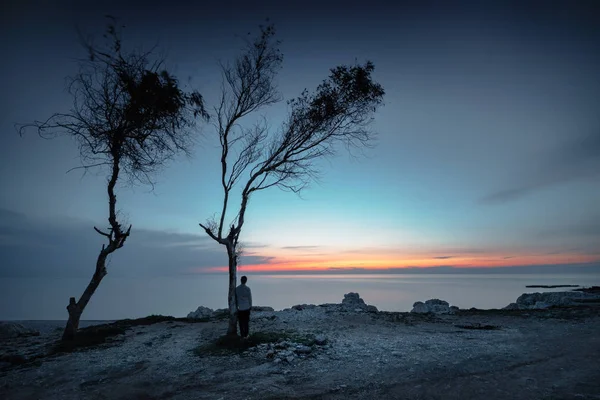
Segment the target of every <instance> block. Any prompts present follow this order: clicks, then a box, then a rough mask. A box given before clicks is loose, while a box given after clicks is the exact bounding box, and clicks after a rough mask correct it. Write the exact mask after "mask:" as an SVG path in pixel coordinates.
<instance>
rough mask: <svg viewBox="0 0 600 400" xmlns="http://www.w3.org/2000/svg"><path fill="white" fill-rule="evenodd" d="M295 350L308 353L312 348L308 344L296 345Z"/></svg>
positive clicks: (299, 352)
mask: <svg viewBox="0 0 600 400" xmlns="http://www.w3.org/2000/svg"><path fill="white" fill-rule="evenodd" d="M295 351H296V353H298V354H309V353H310V352H311V351H312V349H311V348H310V347H308V346H303V345H300V346H296V350H295Z"/></svg>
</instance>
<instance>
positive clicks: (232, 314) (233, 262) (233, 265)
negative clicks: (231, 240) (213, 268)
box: [227, 245, 237, 336]
mask: <svg viewBox="0 0 600 400" xmlns="http://www.w3.org/2000/svg"><path fill="white" fill-rule="evenodd" d="M227 257H228V258H229V295H228V297H227V300H228V304H229V326H228V327H227V334H228V335H235V336H237V314H236V312H237V307H236V304H235V287H236V283H237V259H236V256H235V249H234V248H233V246H231V245H227Z"/></svg>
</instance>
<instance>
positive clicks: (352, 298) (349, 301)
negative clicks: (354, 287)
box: [342, 292, 367, 308]
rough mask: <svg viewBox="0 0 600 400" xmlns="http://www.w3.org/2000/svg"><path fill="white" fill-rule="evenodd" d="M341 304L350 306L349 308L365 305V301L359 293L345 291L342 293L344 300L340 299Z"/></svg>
mask: <svg viewBox="0 0 600 400" xmlns="http://www.w3.org/2000/svg"><path fill="white" fill-rule="evenodd" d="M342 304H343V305H346V306H350V307H351V308H356V307H357V306H364V307H365V308H366V307H367V305H366V304H365V301H364V300H363V299H361V298H360V296H359V294H358V293H354V292H350V293H346V294H345V295H344V300H342Z"/></svg>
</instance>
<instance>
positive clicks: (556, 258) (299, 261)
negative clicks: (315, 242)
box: [198, 253, 600, 272]
mask: <svg viewBox="0 0 600 400" xmlns="http://www.w3.org/2000/svg"><path fill="white" fill-rule="evenodd" d="M596 261H600V259H599V258H598V256H597V255H590V254H577V253H564V254H539V253H529V254H527V253H523V254H519V255H515V256H506V255H501V254H491V253H482V254H475V255H457V256H453V255H448V256H424V255H423V254H412V255H398V254H389V253H388V254H384V253H380V254H354V253H340V254H337V255H335V254H326V255H313V256H311V255H308V254H303V255H302V256H291V255H290V256H282V257H275V258H274V259H272V261H270V262H268V263H262V264H249V265H244V264H242V265H240V267H239V269H240V270H241V271H247V272H290V271H299V272H300V271H303V272H305V271H313V272H327V271H331V270H335V269H348V270H351V269H366V270H369V269H373V270H385V269H390V270H391V269H398V268H430V267H440V266H448V267H457V268H475V267H483V268H498V267H510V266H515V265H519V266H534V265H550V264H583V263H590V262H596ZM227 270H228V268H227V266H215V267H212V268H209V269H202V270H201V271H198V272H218V271H227Z"/></svg>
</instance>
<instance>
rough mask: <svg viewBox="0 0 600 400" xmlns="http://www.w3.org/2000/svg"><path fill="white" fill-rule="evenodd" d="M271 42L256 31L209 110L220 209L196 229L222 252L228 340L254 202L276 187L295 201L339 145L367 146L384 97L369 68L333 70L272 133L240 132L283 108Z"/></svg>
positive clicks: (268, 32) (259, 128) (262, 128)
mask: <svg viewBox="0 0 600 400" xmlns="http://www.w3.org/2000/svg"><path fill="white" fill-rule="evenodd" d="M274 35H275V29H274V27H273V26H272V25H270V26H267V27H261V34H260V35H259V36H258V37H257V38H256V39H255V41H254V42H249V43H247V47H246V49H245V51H244V52H243V53H242V54H241V55H240V56H239V57H238V58H237V59H236V60H235V62H234V63H233V64H226V65H222V70H223V85H222V92H221V98H220V102H219V104H218V105H217V107H215V109H214V114H215V115H214V124H215V128H216V131H217V133H218V136H219V142H220V144H221V184H222V187H223V195H224V197H223V208H222V210H221V213H220V214H219V216H218V218H216V219H211V220H209V221H207V222H206V223H205V224H200V226H201V227H202V228H203V229H204V231H205V232H206V233H207V234H208V235H209V236H210V237H211V238H212V239H214V240H215V241H217V242H218V243H220V244H221V245H224V246H225V247H226V249H227V254H228V258H229V299H228V303H229V311H230V323H229V328H228V333H229V334H235V333H236V331H237V329H236V316H235V285H236V275H237V263H238V257H237V255H238V243H239V235H240V232H241V229H242V227H243V225H244V217H245V212H246V208H247V205H248V201H249V199H250V197H251V195H252V194H253V193H254V192H257V191H260V190H264V189H268V188H270V187H274V186H276V187H279V188H281V189H284V190H290V191H292V192H296V193H299V192H300V191H302V190H303V189H304V188H306V187H307V185H308V184H309V183H310V182H311V181H312V180H313V179H314V178H315V177H316V175H317V173H318V168H317V166H316V164H315V162H316V161H317V160H319V159H322V158H324V157H328V156H332V155H334V154H335V152H336V150H337V149H338V146H339V145H343V146H345V147H346V148H347V149H352V148H357V149H361V148H364V147H368V146H370V145H371V143H372V140H373V138H374V134H373V132H371V131H370V130H369V129H368V125H369V123H370V122H371V120H372V116H373V113H374V112H375V111H376V110H377V108H378V106H380V105H381V104H382V100H383V96H384V90H383V88H382V86H381V85H379V84H378V83H376V82H374V81H373V80H372V78H371V74H372V72H373V70H374V65H373V63H371V62H367V63H365V64H364V65H359V64H356V65H352V66H338V67H336V68H334V69H332V70H331V73H330V75H329V77H328V78H327V79H326V80H325V81H323V83H321V84H320V85H319V86H318V87H317V88H316V90H315V91H314V92H309V91H308V90H305V91H303V92H302V93H301V95H300V96H299V97H298V98H296V99H293V100H291V101H288V102H287V105H288V115H287V118H286V120H285V122H284V123H283V125H282V126H281V128H280V129H279V130H278V131H277V132H276V133H273V132H270V131H269V128H268V125H267V123H266V120H265V119H264V118H262V119H259V120H258V121H257V122H255V123H254V124H253V125H249V126H248V125H244V126H242V125H241V124H240V122H241V119H242V118H244V117H246V116H248V115H249V114H252V113H255V112H257V111H259V110H261V109H263V108H264V107H266V106H269V105H272V104H274V103H276V102H278V101H280V100H281V96H280V94H279V93H278V91H277V88H276V86H275V83H274V80H275V77H276V74H277V72H278V71H279V69H280V68H281V64H282V61H283V56H282V54H281V52H280V51H279V48H278V45H279V42H277V41H275V40H274ZM234 148H235V149H237V151H234ZM243 179H245V181H244V183H243V184H242V186H241V188H242V190H241V202H240V207H239V210H238V212H237V214H236V216H235V218H234V219H233V221H232V222H230V223H229V224H227V223H226V221H225V218H226V214H227V212H228V207H229V205H230V197H231V195H232V190H233V188H234V187H235V186H236V184H238V183H239V182H240V181H241V180H243ZM227 226H229V230H228V232H227V233H226V234H225V232H224V230H225V229H227Z"/></svg>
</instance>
